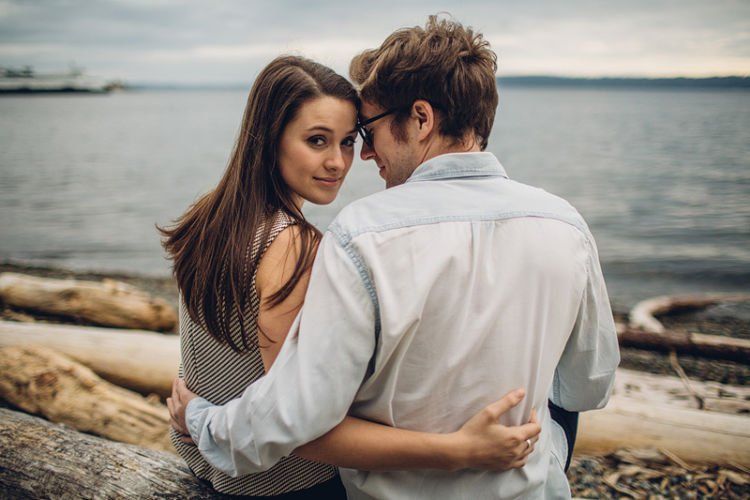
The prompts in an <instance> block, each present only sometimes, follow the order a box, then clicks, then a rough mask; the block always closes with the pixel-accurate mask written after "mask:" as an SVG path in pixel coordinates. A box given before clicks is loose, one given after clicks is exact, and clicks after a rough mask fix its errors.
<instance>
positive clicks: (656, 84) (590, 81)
mask: <svg viewBox="0 0 750 500" xmlns="http://www.w3.org/2000/svg"><path fill="white" fill-rule="evenodd" d="M497 82H498V85H500V86H506V85H507V86H509V87H510V86H513V87H569V88H571V87H583V88H648V89H654V88H663V89H715V90H723V89H750V77H747V76H719V77H708V78H686V77H676V78H613V77H603V78H576V77H565V76H543V75H528V76H499V77H497ZM251 84H252V82H247V83H221V84H178V83H148V82H141V83H129V84H128V83H126V84H124V86H123V90H130V91H139V90H170V91H171V90H177V91H195V90H217V91H221V90H245V91H246V90H248V89H249V88H250V85H251Z"/></svg>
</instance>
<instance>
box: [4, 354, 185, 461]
mask: <svg viewBox="0 0 750 500" xmlns="http://www.w3.org/2000/svg"><path fill="white" fill-rule="evenodd" d="M0 398H3V399H5V400H7V401H9V402H11V403H12V404H14V405H15V406H17V407H18V408H20V409H22V410H24V411H27V412H30V413H35V414H40V415H43V416H44V417H46V418H47V419H48V420H51V421H52V422H57V423H64V424H67V425H69V426H71V427H74V428H75V429H78V430H80V431H84V432H90V433H92V434H96V435H98V436H101V437H106V438H108V439H112V440H114V441H120V442H123V443H130V444H136V445H139V446H144V447H146V448H152V449H155V450H164V451H174V448H173V447H172V444H171V443H170V440H169V436H168V430H169V412H168V410H167V407H166V406H164V405H163V404H161V403H160V402H159V401H158V400H147V399H145V398H144V397H142V396H140V395H139V394H136V393H135V392H132V391H129V390H127V389H123V388H121V387H117V386H115V385H112V384H110V383H109V382H106V381H104V380H102V379H101V378H99V377H98V376H97V375H96V374H94V372H92V371H91V370H89V369H88V368H86V367H85V366H83V365H81V364H79V363H76V362H75V361H73V360H71V359H70V358H68V357H66V356H63V355H62V354H58V353H56V352H55V351H52V350H50V349H47V348H45V347H38V346H25V347H23V346H11V347H4V348H2V349H0Z"/></svg>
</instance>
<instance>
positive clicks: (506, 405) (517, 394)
mask: <svg viewBox="0 0 750 500" xmlns="http://www.w3.org/2000/svg"><path fill="white" fill-rule="evenodd" d="M525 395H526V391H524V390H523V388H521V389H516V390H513V391H510V392H509V393H508V394H506V395H505V396H503V397H502V399H499V400H497V401H495V402H494V403H492V404H491V405H489V406H487V407H486V408H485V410H487V411H488V412H489V414H490V415H491V416H492V418H493V419H498V418H500V415H502V414H504V413H506V412H507V411H508V410H510V409H511V408H513V407H515V406H517V405H518V403H520V402H521V400H522V399H523V397H524V396H525Z"/></svg>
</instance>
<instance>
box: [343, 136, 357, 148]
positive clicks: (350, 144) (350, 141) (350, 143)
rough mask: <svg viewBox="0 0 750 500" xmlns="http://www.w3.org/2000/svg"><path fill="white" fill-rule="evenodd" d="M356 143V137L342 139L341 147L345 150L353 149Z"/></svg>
mask: <svg viewBox="0 0 750 500" xmlns="http://www.w3.org/2000/svg"><path fill="white" fill-rule="evenodd" d="M356 142H357V138H356V137H347V138H346V139H344V140H343V141H342V142H341V145H342V146H345V147H347V148H352V147H354V144H356Z"/></svg>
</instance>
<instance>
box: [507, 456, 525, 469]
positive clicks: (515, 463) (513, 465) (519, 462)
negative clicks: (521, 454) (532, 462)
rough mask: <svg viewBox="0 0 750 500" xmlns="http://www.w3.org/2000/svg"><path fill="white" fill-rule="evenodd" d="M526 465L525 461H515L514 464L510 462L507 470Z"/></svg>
mask: <svg viewBox="0 0 750 500" xmlns="http://www.w3.org/2000/svg"><path fill="white" fill-rule="evenodd" d="M524 465H526V459H525V458H524V459H521V460H516V461H515V462H511V463H510V466H509V468H510V469H520V468H521V467H523V466H524Z"/></svg>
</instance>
